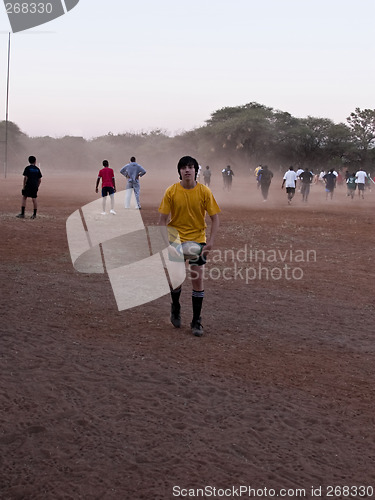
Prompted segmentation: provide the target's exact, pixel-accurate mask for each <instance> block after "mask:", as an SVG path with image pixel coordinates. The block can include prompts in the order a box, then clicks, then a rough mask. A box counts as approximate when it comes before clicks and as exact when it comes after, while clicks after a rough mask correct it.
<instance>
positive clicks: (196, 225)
mask: <svg viewBox="0 0 375 500" xmlns="http://www.w3.org/2000/svg"><path fill="white" fill-rule="evenodd" d="M159 212H160V213H162V214H166V215H167V214H171V220H170V221H169V223H168V227H169V228H171V229H172V228H174V229H176V230H177V231H178V234H179V236H180V240H181V241H182V242H184V241H196V242H197V243H205V242H206V227H207V224H206V221H205V216H206V212H207V213H208V215H215V214H218V213H219V212H220V208H219V206H218V204H217V203H216V200H215V198H214V195H213V194H212V191H211V189H210V188H208V187H207V186H204V185H203V184H201V183H199V182H197V184H196V186H195V187H194V188H192V189H185V188H183V187H182V186H181V184H180V183H179V182H177V183H176V184H173V185H172V186H169V188H167V190H166V191H165V193H164V197H163V199H162V202H161V204H160V207H159ZM172 234H173V231H172ZM172 237H173V236H172Z"/></svg>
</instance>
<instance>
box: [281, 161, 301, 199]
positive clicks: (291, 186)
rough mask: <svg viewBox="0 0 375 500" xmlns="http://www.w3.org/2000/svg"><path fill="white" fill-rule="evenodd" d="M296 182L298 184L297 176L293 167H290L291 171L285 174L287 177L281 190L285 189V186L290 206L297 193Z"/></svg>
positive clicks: (284, 178)
mask: <svg viewBox="0 0 375 500" xmlns="http://www.w3.org/2000/svg"><path fill="white" fill-rule="evenodd" d="M296 182H297V174H296V172H295V171H294V168H293V167H289V170H288V171H287V172H285V175H284V177H283V183H282V184H281V189H283V187H284V184H285V187H286V194H287V197H288V205H290V204H291V203H292V199H293V197H294V195H295V193H296Z"/></svg>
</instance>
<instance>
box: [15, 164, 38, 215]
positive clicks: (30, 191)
mask: <svg viewBox="0 0 375 500" xmlns="http://www.w3.org/2000/svg"><path fill="white" fill-rule="evenodd" d="M29 163H30V165H28V166H27V167H26V168H25V170H24V171H23V188H22V206H21V213H20V214H18V215H17V217H18V218H19V219H24V218H25V208H26V200H27V198H31V199H32V200H33V207H34V212H33V215H32V216H31V219H35V218H36V212H37V209H38V204H37V196H38V189H39V186H40V183H41V179H42V172H41V171H40V169H39V167H37V166H36V158H35V156H29Z"/></svg>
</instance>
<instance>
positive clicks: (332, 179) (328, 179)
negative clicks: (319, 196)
mask: <svg viewBox="0 0 375 500" xmlns="http://www.w3.org/2000/svg"><path fill="white" fill-rule="evenodd" d="M323 179H324V182H325V183H326V188H325V189H326V200H328V196H330V198H331V200H332V198H333V192H334V190H335V187H336V181H337V176H336V175H335V173H334V170H333V168H331V170H330V171H329V172H328V174H325V175H324V176H323Z"/></svg>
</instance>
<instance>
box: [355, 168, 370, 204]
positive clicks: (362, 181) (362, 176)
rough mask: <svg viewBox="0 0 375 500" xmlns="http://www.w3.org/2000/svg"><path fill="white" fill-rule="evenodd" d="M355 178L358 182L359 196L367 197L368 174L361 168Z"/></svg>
mask: <svg viewBox="0 0 375 500" xmlns="http://www.w3.org/2000/svg"><path fill="white" fill-rule="evenodd" d="M355 178H356V181H357V186H358V196H359V197H360V196H362V198H364V197H365V186H366V182H367V180H368V177H367V174H366V172H365V171H364V170H363V168H362V167H361V168H360V169H359V170H358V172H357V173H356V174H355Z"/></svg>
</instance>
